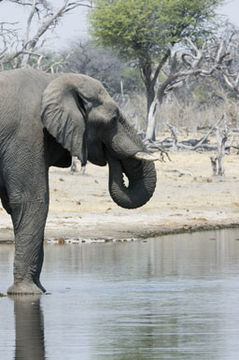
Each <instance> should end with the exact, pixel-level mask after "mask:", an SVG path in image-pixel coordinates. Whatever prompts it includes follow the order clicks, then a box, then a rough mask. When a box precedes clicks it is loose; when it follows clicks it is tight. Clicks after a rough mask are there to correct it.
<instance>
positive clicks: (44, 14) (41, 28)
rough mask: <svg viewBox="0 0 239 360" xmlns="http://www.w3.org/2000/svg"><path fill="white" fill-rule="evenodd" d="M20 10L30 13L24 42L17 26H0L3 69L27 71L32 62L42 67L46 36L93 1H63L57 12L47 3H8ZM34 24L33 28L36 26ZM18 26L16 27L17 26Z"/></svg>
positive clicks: (32, 0)
mask: <svg viewBox="0 0 239 360" xmlns="http://www.w3.org/2000/svg"><path fill="white" fill-rule="evenodd" d="M7 1H9V2H12V3H15V4H16V5H17V6H21V7H25V8H27V9H28V10H29V11H28V16H27V19H26V27H25V31H24V35H23V38H22V37H21V36H20V35H19V34H18V31H17V29H14V28H13V25H14V24H7V23H0V26H2V28H0V40H2V41H1V42H2V48H3V49H2V50H1V49H0V64H1V66H2V68H3V69H4V68H6V67H7V68H8V67H12V68H19V67H21V68H26V67H28V66H30V62H31V61H32V59H33V58H35V59H37V61H33V63H34V64H35V65H36V67H38V68H39V67H40V64H41V61H42V59H43V58H44V55H43V54H41V53H40V52H39V50H40V49H41V48H42V46H43V44H44V42H45V38H44V36H45V34H46V33H47V32H48V31H49V30H51V31H52V30H53V29H54V28H55V27H56V26H57V25H58V23H59V21H60V19H61V18H62V17H63V16H64V15H65V14H66V13H68V12H69V11H72V10H73V9H75V8H77V7H79V6H89V7H90V6H91V1H90V0H81V1H70V0H62V2H61V4H60V5H59V7H58V8H57V9H56V10H53V8H52V6H51V3H50V1H47V0H30V1H26V0H7ZM34 21H35V23H34V24H33V22H34ZM15 25H16V24H15Z"/></svg>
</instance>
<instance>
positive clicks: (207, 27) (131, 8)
mask: <svg viewBox="0 0 239 360" xmlns="http://www.w3.org/2000/svg"><path fill="white" fill-rule="evenodd" d="M221 3H223V0H180V1H179V0H149V1H144V0H134V1H124V0H95V5H96V6H95V8H93V9H92V10H91V12H90V23H91V33H92V35H94V36H95V37H96V39H97V41H98V42H99V43H101V44H103V45H104V46H110V47H112V48H113V49H115V50H116V51H117V52H118V53H119V55H120V56H121V57H124V58H126V59H128V60H130V61H131V62H132V63H133V64H134V65H135V66H137V67H138V68H139V69H140V72H141V76H142V79H143V82H144V85H145V88H146V95H147V113H149V111H150V107H151V104H152V103H153V101H154V99H155V85H156V83H157V80H158V77H159V75H160V73H161V71H162V69H163V67H164V65H165V63H166V62H167V61H168V59H169V57H170V55H171V51H172V49H173V47H176V46H177V44H179V43H181V42H182V40H183V39H185V38H191V39H192V40H193V41H195V40H198V38H202V37H205V36H207V35H208V33H209V32H211V31H212V29H213V28H214V25H213V19H214V18H215V10H216V7H217V6H218V5H220V4H221Z"/></svg>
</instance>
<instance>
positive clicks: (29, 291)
mask: <svg viewBox="0 0 239 360" xmlns="http://www.w3.org/2000/svg"><path fill="white" fill-rule="evenodd" d="M45 291H46V290H45V289H44V288H43V287H42V286H41V287H38V286H37V285H36V284H35V283H33V282H24V281H22V282H19V283H16V284H13V285H12V286H10V288H9V289H8V291H7V293H8V295H41V294H43V293H44V292H45Z"/></svg>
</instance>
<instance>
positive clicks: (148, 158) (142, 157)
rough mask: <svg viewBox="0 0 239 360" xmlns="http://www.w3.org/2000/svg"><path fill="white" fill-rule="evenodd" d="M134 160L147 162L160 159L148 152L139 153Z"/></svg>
mask: <svg viewBox="0 0 239 360" xmlns="http://www.w3.org/2000/svg"><path fill="white" fill-rule="evenodd" d="M134 158H135V159H137V160H145V161H157V160H159V158H158V157H156V156H153V155H152V154H148V153H146V152H142V151H139V152H137V153H136V154H135V155H134Z"/></svg>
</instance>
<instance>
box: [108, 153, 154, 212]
mask: <svg viewBox="0 0 239 360" xmlns="http://www.w3.org/2000/svg"><path fill="white" fill-rule="evenodd" d="M108 163H109V192H110V195H111V197H112V199H113V200H114V202H116V204H118V205H119V206H121V207H123V208H127V209H135V208H137V207H140V206H142V205H144V204H145V203H146V202H147V201H148V200H149V199H150V198H151V196H152V195H153V193H154V190H155V186H156V170H155V166H154V163H153V162H151V161H140V160H136V159H133V158H129V159H125V160H121V161H119V160H116V159H115V158H112V157H109V159H108ZM123 174H125V175H126V176H127V178H128V185H127V186H126V185H125V182H124V178H123Z"/></svg>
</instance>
